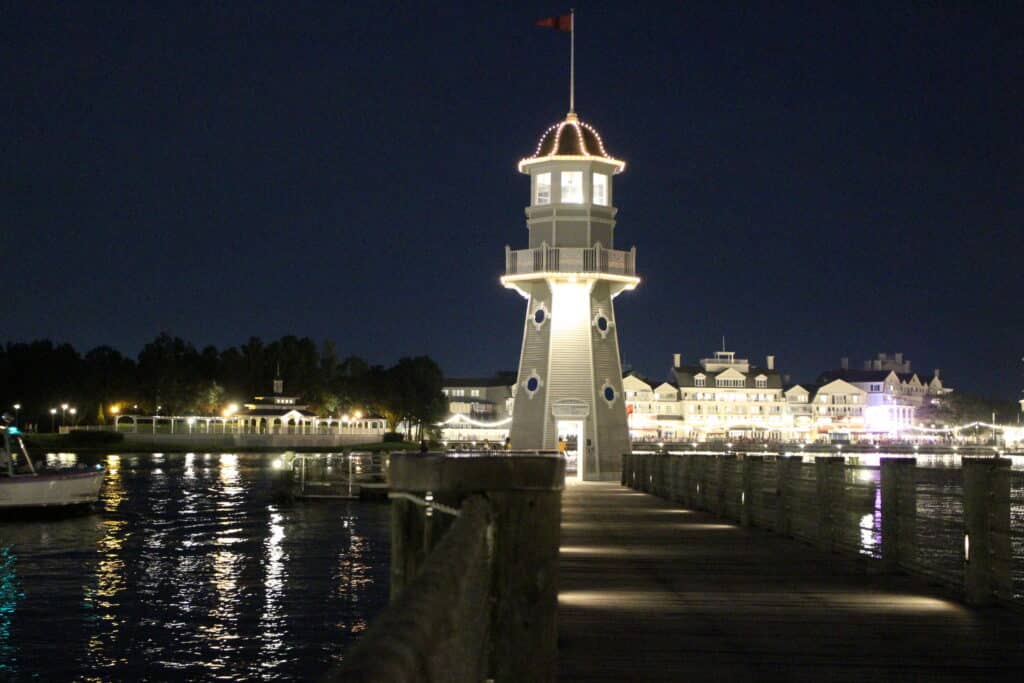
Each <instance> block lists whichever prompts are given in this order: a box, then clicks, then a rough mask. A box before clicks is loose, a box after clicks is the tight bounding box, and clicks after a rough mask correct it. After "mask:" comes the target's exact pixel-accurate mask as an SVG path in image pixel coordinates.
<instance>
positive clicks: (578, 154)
mask: <svg viewBox="0 0 1024 683" xmlns="http://www.w3.org/2000/svg"><path fill="white" fill-rule="evenodd" d="M555 159H566V160H589V159H600V160H602V161H607V162H608V163H610V164H613V165H614V166H615V173H621V172H622V170H623V169H624V168H625V167H626V162H624V161H620V160H618V159H616V158H614V157H612V156H611V155H609V154H608V152H607V151H605V148H604V142H603V141H602V140H601V136H600V134H599V133H598V132H597V129H596V128H594V127H593V126H591V125H590V124H589V123H584V122H583V121H580V119H579V117H578V116H576V112H569V113H568V114H567V115H566V117H565V120H563V121H559V122H558V123H556V124H554V125H553V126H551V127H550V128H548V129H547V130H546V131H544V134H543V135H541V136H540V142H538V143H537V149H536V150H535V151H534V153H533V156H530V157H527V158H525V159H522V160H521V161H520V162H519V170H520V171H521V172H523V173H525V172H526V169H527V168H528V167H529V166H531V165H533V164H536V163H540V162H543V161H551V160H555Z"/></svg>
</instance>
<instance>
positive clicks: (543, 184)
mask: <svg viewBox="0 0 1024 683" xmlns="http://www.w3.org/2000/svg"><path fill="white" fill-rule="evenodd" d="M533 203H534V204H537V205H538V206H539V205H541V204H550V203H551V174H550V173H538V174H537V196H536V197H535V198H534V202H533Z"/></svg>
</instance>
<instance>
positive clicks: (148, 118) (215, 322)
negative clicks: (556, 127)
mask: <svg viewBox="0 0 1024 683" xmlns="http://www.w3.org/2000/svg"><path fill="white" fill-rule="evenodd" d="M95 4H98V3H64V4H56V5H54V4H50V3H44V2H6V3H3V8H2V10H0V35H2V41H0V64H2V67H0V73H2V74H3V81H2V88H3V97H2V102H3V105H2V109H0V111H2V120H3V125H2V126H0V152H2V155H0V169H2V170H0V181H2V182H0V221H2V224H0V250H2V261H0V263H2V265H3V268H2V270H3V278H4V283H5V286H6V293H7V296H6V303H7V305H6V306H5V307H4V309H3V312H2V313H0V341H8V340H9V341H27V340H30V339H33V338H40V337H49V338H52V339H54V340H60V341H67V342H70V343H72V344H74V345H75V346H76V347H77V348H78V349H79V350H80V351H83V352H84V351H85V350H87V349H89V348H91V347H93V346H96V345H99V344H110V345H112V346H114V347H116V348H118V349H120V350H122V351H123V352H125V353H127V354H130V355H134V354H136V353H137V352H138V350H139V349H140V348H141V346H142V345H143V344H145V343H146V342H147V341H149V340H151V339H152V338H154V337H155V336H156V335H157V334H158V333H159V332H160V331H162V330H167V331H169V332H171V333H172V334H175V335H178V336H181V337H183V338H185V339H187V340H189V341H191V342H193V343H194V344H196V345H197V346H202V345H205V344H214V345H216V346H218V347H225V346H230V345H235V344H239V343H242V342H244V341H245V340H246V339H247V338H248V337H250V336H253V335H255V336H261V337H263V338H264V339H265V340H269V339H274V338H277V337H280V336H281V335H285V334H295V335H299V336H310V337H313V338H314V339H317V340H322V339H323V338H325V337H330V338H333V339H335V340H336V341H337V343H338V348H339V352H340V353H342V354H346V355H347V354H350V353H352V354H358V355H362V356H364V357H366V358H367V359H369V360H370V361H372V362H377V363H383V364H391V363H393V362H395V361H396V360H397V359H398V358H399V357H400V356H403V355H420V354H428V355H430V356H432V357H434V358H435V359H436V360H438V362H439V363H440V364H441V366H442V367H443V368H444V369H445V371H446V372H447V373H448V374H449V375H453V376H458V375H484V374H490V373H491V372H493V371H495V370H498V369H514V368H515V367H516V365H517V363H518V355H519V345H520V343H521V339H522V321H523V316H524V313H525V302H524V301H523V299H522V298H521V297H520V296H519V295H518V294H516V293H515V292H513V291H511V290H505V289H503V288H502V287H501V286H500V284H499V283H498V278H499V276H500V275H501V273H502V269H503V267H504V246H505V245H506V244H510V245H512V246H513V247H515V248H523V247H525V246H526V239H527V233H526V227H525V222H524V218H523V207H524V206H525V205H526V204H528V202H529V187H528V186H529V183H528V179H527V177H526V176H522V175H520V174H518V173H517V171H516V162H517V161H518V160H519V159H520V158H521V157H523V156H527V155H529V154H530V153H532V151H533V149H534V147H535V145H536V143H537V140H538V138H539V136H540V134H541V133H542V132H543V130H544V129H545V128H547V127H548V126H549V125H551V124H552V123H555V122H556V121H558V120H560V119H561V118H562V117H564V115H565V113H566V111H567V109H568V84H567V80H568V78H567V72H568V56H569V54H568V49H569V37H568V34H563V33H557V32H555V31H551V30H546V29H541V28H535V27H534V26H533V22H534V20H536V19H539V18H542V17H545V16H549V15H553V14H558V13H560V12H564V11H567V10H568V6H559V5H552V4H550V3H542V2H517V3H480V4H479V5H478V6H471V5H470V4H469V3H465V4H463V3H459V4H453V5H448V4H444V3H426V2H424V3H409V4H406V3H354V2H329V3H315V4H309V3H300V2H280V3H276V2H270V3H259V4H254V5H253V6H248V5H247V4H246V3H210V4H194V5H193V4H187V3H184V2H167V3H131V4H130V5H128V4H126V5H125V6H120V7H119V6H116V5H110V6H105V7H102V8H100V7H95V6H93V5H95ZM846 4H848V5H850V7H845V8H844V7H828V6H826V5H825V4H824V3H819V2H808V3H800V4H781V3H756V5H757V6H755V7H748V6H747V5H748V3H725V2H711V3H691V2H688V3H664V4H662V3H644V4H639V5H637V4H634V3H625V2H623V3H604V2H587V1H581V2H579V3H577V5H578V9H579V15H578V23H577V28H578V30H577V36H576V48H577V97H576V103H577V107H576V108H577V111H578V112H579V114H580V117H581V118H582V119H583V120H584V121H586V122H588V123H591V124H593V125H594V126H595V127H596V128H597V129H598V130H599V131H600V132H601V134H602V136H603V138H604V141H605V144H606V146H607V148H608V150H609V152H610V153H611V154H612V155H614V156H616V157H619V158H622V159H625V160H626V161H627V163H628V166H627V169H626V172H625V173H623V174H622V175H619V176H617V177H616V179H615V203H616V205H617V206H618V208H619V216H618V218H619V223H618V230H617V235H616V246H618V247H619V248H623V249H628V248H629V247H630V246H632V245H634V244H635V245H636V246H637V249H638V270H639V273H640V275H641V276H642V278H643V281H642V283H641V285H640V287H639V288H638V289H637V290H636V291H635V292H632V293H625V294H623V295H622V296H620V297H619V298H618V299H617V300H616V314H617V316H618V325H619V339H620V344H621V348H622V356H623V361H624V362H625V363H627V364H630V365H632V366H633V367H634V368H635V369H636V370H638V371H640V372H641V373H644V374H647V375H649V376H651V377H653V378H657V379H660V378H663V377H664V376H665V374H666V372H667V369H668V366H669V365H670V363H671V354H672V353H674V352H680V353H682V354H683V357H684V360H686V361H691V362H692V361H694V360H696V359H698V358H700V357H704V356H707V355H709V354H710V353H711V352H712V351H713V350H715V349H716V348H718V347H719V346H720V344H721V337H722V335H725V336H726V338H727V344H728V346H729V348H730V349H732V350H735V351H737V352H738V353H739V354H740V355H741V356H743V357H750V358H751V359H752V360H755V361H757V362H759V363H760V362H763V358H764V355H765V354H767V353H774V354H775V355H776V356H777V357H778V361H777V363H778V367H779V368H780V369H781V370H782V371H783V372H784V373H787V374H791V375H792V376H793V379H794V380H810V379H813V378H814V377H816V376H817V374H818V373H819V372H820V371H822V370H825V369H827V368H831V367H836V366H837V365H838V363H839V358H840V357H841V356H849V357H850V358H851V362H852V363H853V364H855V365H856V366H859V364H860V362H861V361H863V360H864V359H866V358H868V357H870V356H873V355H874V354H875V353H877V352H880V351H890V352H891V351H902V352H904V353H905V354H906V355H907V356H908V357H909V358H910V359H911V360H912V361H913V362H914V369H915V370H929V371H930V370H931V369H932V368H935V367H940V368H942V369H943V378H944V379H945V381H946V382H947V384H949V385H951V386H953V387H955V388H957V389H964V390H974V391H980V392H983V393H990V394H994V395H999V396H1004V397H1008V398H1009V397H1015V396H1017V395H1018V393H1019V391H1020V389H1021V387H1022V386H1024V377H1022V362H1021V358H1022V356H1024V304H1022V301H1021V298H1022V292H1024V274H1022V267H1021V265H1022V264H1021V257H1022V254H1024V239H1022V237H1021V230H1022V227H1024V194H1022V189H1024V134H1022V130H1024V126H1022V122H1024V77H1022V73H1024V39H1022V36H1024V19H1022V16H1024V10H1022V5H1021V4H1020V3H1006V4H1005V6H1004V8H1002V9H1000V8H998V7H996V8H994V7H980V5H981V4H982V3H975V2H963V3H953V2H936V3H913V4H911V3H906V4H902V3H879V4H873V3H846ZM498 5H500V6H498Z"/></svg>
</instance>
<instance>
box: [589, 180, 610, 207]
mask: <svg viewBox="0 0 1024 683" xmlns="http://www.w3.org/2000/svg"><path fill="white" fill-rule="evenodd" d="M593 183H594V188H593V192H594V203H595V204H597V205H599V206H608V176H606V175H605V174H604V173H595V174H594V176H593Z"/></svg>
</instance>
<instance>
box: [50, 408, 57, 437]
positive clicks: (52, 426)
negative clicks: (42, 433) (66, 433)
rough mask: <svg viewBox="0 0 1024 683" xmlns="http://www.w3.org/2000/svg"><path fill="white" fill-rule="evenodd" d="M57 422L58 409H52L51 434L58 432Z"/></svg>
mask: <svg viewBox="0 0 1024 683" xmlns="http://www.w3.org/2000/svg"><path fill="white" fill-rule="evenodd" d="M56 420H57V409H56V408H50V431H51V432H55V431H57V427H56V425H55V422H56Z"/></svg>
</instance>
